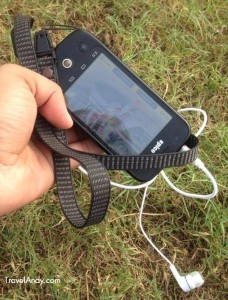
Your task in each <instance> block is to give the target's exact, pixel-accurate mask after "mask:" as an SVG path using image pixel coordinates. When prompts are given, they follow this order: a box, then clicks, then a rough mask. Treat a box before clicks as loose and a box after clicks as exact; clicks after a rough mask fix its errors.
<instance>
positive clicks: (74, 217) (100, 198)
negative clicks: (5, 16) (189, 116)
mask: <svg viewBox="0 0 228 300" xmlns="http://www.w3.org/2000/svg"><path fill="white" fill-rule="evenodd" d="M32 24H33V19H32V18H30V17H27V16H18V17H16V18H15V23H14V29H13V32H12V40H13V45H14V50H15V53H16V55H17V57H18V59H19V61H20V63H21V65H22V66H24V67H26V68H28V69H30V70H33V71H35V72H38V73H41V72H42V70H43V68H45V67H46V66H51V67H52V68H53V75H54V74H55V71H54V64H53V58H52V56H43V57H40V58H37V57H36V53H35V49H34V45H33V41H32V37H31V27H32ZM39 66H40V67H41V69H40V68H39ZM35 127H36V130H37V132H38V134H39V135H40V137H41V139H42V140H43V141H44V142H45V143H46V144H47V145H48V146H49V147H50V148H51V149H52V150H53V151H55V152H54V165H55V175H56V182H57V187H58V194H59V198H60V203H61V206H62V209H63V212H64V214H65V216H66V218H67V219H68V221H69V222H70V223H71V224H72V225H73V226H75V227H84V226H88V225H92V224H96V223H99V222H100V221H101V220H102V219H103V218H104V216H105V214H106V211H107V207H108V203H109V198H110V180H109V177H108V174H107V170H106V169H105V167H104V166H103V165H102V164H101V163H100V162H99V161H98V160H97V159H96V158H94V157H92V156H89V155H87V154H83V153H79V154H78V153H77V151H75V152H74V151H73V150H72V149H70V148H68V147H66V145H65V143H66V134H65V132H64V131H63V130H58V129H56V128H54V127H53V126H51V125H50V124H49V123H48V122H47V121H46V120H45V119H44V118H42V116H40V115H38V117H37V120H36V124H35ZM72 153H73V154H72ZM69 157H72V158H74V159H76V160H77V161H78V162H79V163H81V164H82V166H83V167H84V168H85V169H86V170H87V172H88V176H89V179H90V183H91V192H92V197H91V204H90V209H89V213H88V215H87V217H84V215H83V214H82V212H81V210H80V209H79V207H78V204H77V201H76V198H75V193H74V189H73V182H72V175H71V170H70V162H69Z"/></svg>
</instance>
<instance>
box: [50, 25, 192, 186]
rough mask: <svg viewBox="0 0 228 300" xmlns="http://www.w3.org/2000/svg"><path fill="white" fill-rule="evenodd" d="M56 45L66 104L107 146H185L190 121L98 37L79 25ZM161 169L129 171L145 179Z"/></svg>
mask: <svg viewBox="0 0 228 300" xmlns="http://www.w3.org/2000/svg"><path fill="white" fill-rule="evenodd" d="M55 50H56V60H57V69H58V76H59V84H60V86H61V88H62V89H63V92H64V95H65V98H66V102H67V107H68V110H69V112H70V113H71V116H72V118H73V120H74V121H75V122H76V123H77V124H78V125H79V126H80V127H81V128H82V129H83V130H84V131H86V132H87V133H88V134H89V135H90V136H91V138H92V139H93V140H94V141H96V142H97V143H98V144H99V145H100V146H101V147H102V148H103V149H104V151H105V152H107V153H109V154H117V155H126V156H129V155H140V154H154V153H168V152H174V151H177V150H179V149H180V148H181V147H182V146H183V144H184V143H185V141H186V140H187V138H188V137H189V134H190V129H189V125H188V124H187V122H186V121H185V120H184V119H183V118H182V117H181V116H180V115H178V114H177V112H175V110H174V109H172V108H171V107H170V106H169V105H168V104H167V103H166V102H165V101H164V100H163V99H162V98H161V97H160V96H159V95H158V94H157V93H156V92H155V91H154V90H152V89H151V88H150V87H149V86H148V85H147V84H146V83H144V82H143V81H142V80H141V79H140V78H139V77H138V76H137V75H136V74H135V73H134V72H133V71H131V70H130V69H129V68H128V67H127V66H126V65H125V64H124V63H123V62H122V61H121V60H120V59H118V58H117V57H116V56H115V55H114V54H113V53H112V52H111V51H110V50H109V49H107V48H106V47H105V45H103V43H101V42H100V41H99V40H98V39H97V38H96V37H94V36H93V35H92V34H90V33H88V32H86V31H84V30H81V29H79V30H76V31H74V32H72V33H71V34H69V35H68V36H67V37H66V38H65V39H64V40H63V41H62V42H60V44H58V46H57V47H56V49H55ZM160 171H161V170H160V169H149V170H131V171H130V172H128V173H129V174H131V176H133V177H134V178H135V179H137V180H138V181H143V182H144V181H148V180H150V179H152V178H153V177H154V176H155V175H157V174H158V173H159V172H160Z"/></svg>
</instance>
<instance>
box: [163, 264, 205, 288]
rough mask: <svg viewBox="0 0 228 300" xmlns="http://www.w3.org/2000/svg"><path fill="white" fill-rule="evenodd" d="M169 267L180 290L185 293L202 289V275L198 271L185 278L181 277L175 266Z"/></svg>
mask: <svg viewBox="0 0 228 300" xmlns="http://www.w3.org/2000/svg"><path fill="white" fill-rule="evenodd" d="M169 267H170V270H171V272H172V273H173V276H174V277H175V278H176V281H177V282H178V284H179V286H180V288H181V289H182V290H183V291H184V292H189V291H191V290H194V289H195V288H197V287H200V286H201V285H202V284H203V283H204V279H203V277H202V275H201V274H200V273H199V272H197V271H194V272H192V273H190V274H188V275H185V276H181V275H180V274H179V273H178V271H177V269H176V267H175V266H174V265H173V264H170V265H169Z"/></svg>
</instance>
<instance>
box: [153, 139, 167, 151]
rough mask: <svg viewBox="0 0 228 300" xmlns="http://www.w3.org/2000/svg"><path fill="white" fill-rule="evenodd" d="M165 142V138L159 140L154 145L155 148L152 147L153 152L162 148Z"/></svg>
mask: <svg viewBox="0 0 228 300" xmlns="http://www.w3.org/2000/svg"><path fill="white" fill-rule="evenodd" d="M163 144H164V141H163V140H159V141H157V144H156V145H155V146H154V148H152V149H151V152H152V153H155V152H156V151H158V150H160V149H161V145H163Z"/></svg>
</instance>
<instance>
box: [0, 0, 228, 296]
mask: <svg viewBox="0 0 228 300" xmlns="http://www.w3.org/2000/svg"><path fill="white" fill-rule="evenodd" d="M16 14H27V15H32V16H33V17H34V18H35V20H36V23H35V26H36V27H37V28H38V27H39V26H41V25H43V24H46V23H62V24H71V25H76V26H78V27H82V28H85V29H87V30H89V31H91V32H92V33H94V34H95V35H97V36H98V37H99V38H100V39H101V40H102V41H103V42H104V43H105V44H106V45H107V46H108V47H109V48H110V49H111V50H112V51H113V52H114V53H115V54H117V55H118V56H119V57H121V58H122V59H123V60H124V61H125V62H126V63H127V64H128V65H129V66H130V67H132V68H133V69H134V71H135V72H136V73H137V74H138V75H139V76H140V77H141V78H143V79H144V80H145V81H146V82H147V83H148V84H149V85H150V86H152V87H153V88H154V89H155V90H156V91H157V92H158V93H159V94H160V95H161V96H163V97H164V98H165V99H166V100H167V102H168V103H169V104H170V105H172V106H173V107H174V108H176V109H178V108H184V107H189V106H193V107H199V108H203V109H205V110H206V111H207V113H208V116H209V122H208V125H207V127H206V130H205V131H204V133H203V134H202V136H201V137H200V157H201V158H202V160H203V161H204V162H205V164H206V166H208V168H209V170H211V171H212V173H213V174H214V175H215V177H216V179H217V181H218V184H219V194H218V196H217V197H215V198H214V199H213V201H212V202H209V203H205V202H203V201H199V200H195V199H187V198H185V197H182V196H180V195H178V194H176V193H175V192H173V191H171V190H170V188H169V187H168V186H167V185H166V184H165V183H164V181H163V180H162V178H160V177H159V178H158V179H157V180H156V182H155V183H154V184H153V185H152V186H151V188H150V193H149V196H148V201H147V205H146V208H145V212H146V214H145V216H144V224H145V227H146V228H147V231H148V233H149V234H150V235H151V237H152V239H153V241H154V242H155V243H156V244H157V245H158V246H159V247H160V248H162V249H163V252H164V253H165V254H166V255H167V256H168V257H169V258H170V259H171V260H173V261H175V262H176V264H177V266H178V269H180V270H181V271H183V272H190V271H192V270H200V271H202V273H203V275H204V277H205V279H206V283H205V285H204V286H203V287H202V288H200V289H198V290H195V291H193V292H191V293H189V294H184V293H182V292H181V291H180V289H179V287H178V286H177V284H176V282H175V280H174V279H173V277H172V276H171V274H170V272H169V269H168V266H167V264H166V263H165V262H164V261H163V260H161V258H160V257H159V256H158V255H157V254H156V253H155V251H154V250H153V249H151V247H150V246H149V245H148V243H147V242H146V240H145V239H144V238H143V236H142V234H141V233H140V229H139V226H138V210H139V206H140V203H141V198H142V191H137V192H129V191H122V190H120V189H113V191H112V200H111V204H110V207H109V211H108V214H107V216H106V219H105V221H103V222H102V223H101V224H99V225H98V226H93V227H89V228H86V229H82V230H75V229H74V228H72V227H71V226H70V225H69V224H68V223H67V221H66V220H65V219H64V218H63V214H62V212H61V209H60V206H59V203H58V198H57V192H56V188H55V187H53V189H52V190H51V191H50V192H48V193H47V194H45V195H44V196H43V197H42V198H41V199H39V200H37V201H36V202H34V203H33V204H31V205H29V206H26V207H24V208H23V209H21V210H19V211H17V212H14V213H12V214H9V215H7V216H4V217H2V218H1V219H0V224H1V226H0V299H17V300H18V299H19V300H22V299H23V300H24V299H42V300H43V299H45V300H46V299H48V300H49V299H69V300H71V299H80V300H84V299H86V300H89V299H90V300H91V299H97V300H121V299H137V300H138V299H144V300H145V299H148V300H149V299H156V300H157V299H162V300H163V299H178V300H180V299H192V300H196V299H200V300H202V299H204V300H210V299H213V300H222V299H227V297H228V295H227V294H228V286H227V277H228V267H227V252H228V251H227V250H228V249H227V219H228V209H227V131H228V130H227V83H228V82H227V3H226V1H222V0H220V1H219V0H202V1H196V0H189V1H184V0H183V1H181V0H173V1H171V0H167V1H159V0H156V1H151V0H149V1H146V0H131V1H129V0H126V1H120V0H113V1H110V0H99V1H98V0H93V1H86V0H85V1H78V0H75V1H73V0H65V1H60V0H56V1H47V0H42V1H41V0H21V1H20V2H19V1H14V0H8V1H7V0H2V1H1V3H0V33H1V35H0V42H1V47H0V62H1V63H7V62H15V58H14V54H13V50H12V46H11V41H10V31H11V29H12V26H13V16H15V15H16ZM64 35H65V33H64V32H59V33H58V34H56V36H55V38H56V40H60V39H61V38H63V37H64ZM184 116H185V117H186V119H188V121H189V123H190V124H191V126H192V129H193V131H194V130H196V129H197V126H198V121H197V120H198V119H197V116H196V115H195V114H191V115H186V114H185V115H184ZM168 174H169V176H170V177H171V178H173V180H174V181H175V182H176V183H177V185H178V186H179V187H181V188H184V189H187V190H189V191H192V192H198V193H209V192H210V189H211V186H210V184H209V183H208V182H207V179H206V178H205V177H204V175H202V174H201V173H200V172H198V171H196V170H195V169H194V167H192V166H186V167H182V168H180V169H173V170H168ZM111 177H112V179H113V180H115V181H118V182H122V183H123V182H126V183H128V184H132V183H133V182H134V181H133V180H132V179H131V178H130V177H129V176H128V175H126V174H125V173H123V172H121V173H118V172H113V173H112V175H111ZM75 180H76V182H77V184H78V186H79V191H78V192H79V193H80V195H82V197H87V195H88V192H89V190H88V187H87V181H86V179H85V178H83V177H82V176H81V175H80V174H78V172H76V173H75ZM24 276H25V277H28V276H29V277H30V278H43V279H47V278H57V279H60V283H58V284H48V283H45V284H43V285H38V284H31V283H27V284H19V283H18V284H12V283H11V284H9V283H8V284H7V283H6V281H5V277H9V278H23V277H24Z"/></svg>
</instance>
